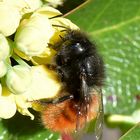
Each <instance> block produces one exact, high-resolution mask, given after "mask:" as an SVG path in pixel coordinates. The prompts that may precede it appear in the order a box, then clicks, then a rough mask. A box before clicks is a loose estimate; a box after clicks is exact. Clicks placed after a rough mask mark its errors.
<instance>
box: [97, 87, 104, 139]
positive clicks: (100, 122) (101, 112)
mask: <svg viewBox="0 0 140 140" xmlns="http://www.w3.org/2000/svg"><path fill="white" fill-rule="evenodd" d="M98 95H99V112H98V114H97V120H96V125H95V135H96V140H101V138H102V132H103V121H104V110H103V97H102V91H101V89H99V91H98Z"/></svg>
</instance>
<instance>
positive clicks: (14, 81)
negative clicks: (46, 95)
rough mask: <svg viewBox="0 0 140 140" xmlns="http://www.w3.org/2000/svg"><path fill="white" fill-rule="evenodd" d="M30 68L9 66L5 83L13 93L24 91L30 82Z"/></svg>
mask: <svg viewBox="0 0 140 140" xmlns="http://www.w3.org/2000/svg"><path fill="white" fill-rule="evenodd" d="M31 79H32V78H31V72H30V68H28V67H25V66H22V65H16V66H14V67H12V68H10V69H9V70H8V72H7V74H6V84H7V86H8V88H9V90H10V91H11V92H12V93H14V94H21V93H23V92H25V91H26V90H27V89H28V88H29V86H30V84H31Z"/></svg>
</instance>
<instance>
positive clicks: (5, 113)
mask: <svg viewBox="0 0 140 140" xmlns="http://www.w3.org/2000/svg"><path fill="white" fill-rule="evenodd" d="M15 113H16V104H15V99H14V96H13V95H11V94H10V92H9V91H8V89H7V88H6V87H2V96H0V118H3V119H9V118H11V117H13V116H14V115H15Z"/></svg>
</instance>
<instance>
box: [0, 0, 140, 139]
mask: <svg viewBox="0 0 140 140" xmlns="http://www.w3.org/2000/svg"><path fill="white" fill-rule="evenodd" d="M67 18H69V19H71V20H72V21H73V22H74V23H75V24H77V25H78V26H79V27H81V29H82V30H83V31H85V32H87V34H88V35H89V37H90V38H91V40H93V41H95V42H96V43H97V48H98V49H99V52H100V53H101V55H102V56H103V59H104V62H105V66H106V81H105V88H104V89H103V94H104V108H105V116H106V120H107V118H108V117H109V116H110V115H113V114H120V115H129V116H131V115H132V114H133V113H134V112H135V111H137V110H139V109H140V76H139V75H140V1H139V0H133V1H131V0H123V1H122V0H91V1H89V2H88V3H87V4H85V5H84V6H82V7H81V8H79V9H78V10H76V11H74V12H72V13H70V14H68V15H67ZM136 115H137V114H136ZM137 117H138V116H137ZM139 118H140V116H139ZM23 122H24V123H23ZM107 123H108V124H111V123H112V124H113V123H115V126H119V124H117V120H116V122H115V120H114V122H109V121H107ZM125 123H127V120H125ZM128 123H129V121H128ZM122 125H123V126H126V127H125V131H126V130H127V129H128V128H129V127H130V126H129V127H127V125H126V124H124V123H123V122H121V126H122ZM45 138H47V139H45ZM58 138H59V135H58V134H53V133H51V132H49V131H48V130H46V129H43V127H42V126H41V124H40V123H39V120H35V121H30V120H29V118H27V117H24V116H21V115H20V114H18V113H17V115H16V116H15V117H14V118H12V119H9V120H1V123H0V140H25V139H26V140H57V139H58ZM139 138H140V126H139V124H138V125H136V126H135V127H134V128H133V129H132V130H130V131H129V132H127V133H126V134H125V135H124V136H123V137H122V138H121V139H120V140H129V139H131V140H138V139H139Z"/></svg>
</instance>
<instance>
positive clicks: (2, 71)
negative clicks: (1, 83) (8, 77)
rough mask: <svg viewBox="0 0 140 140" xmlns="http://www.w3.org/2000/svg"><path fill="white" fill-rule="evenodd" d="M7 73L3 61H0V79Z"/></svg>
mask: <svg viewBox="0 0 140 140" xmlns="http://www.w3.org/2000/svg"><path fill="white" fill-rule="evenodd" d="M6 72H7V66H6V64H5V63H4V62H3V61H0V78H1V77H3V76H4V75H5V74H6Z"/></svg>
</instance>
